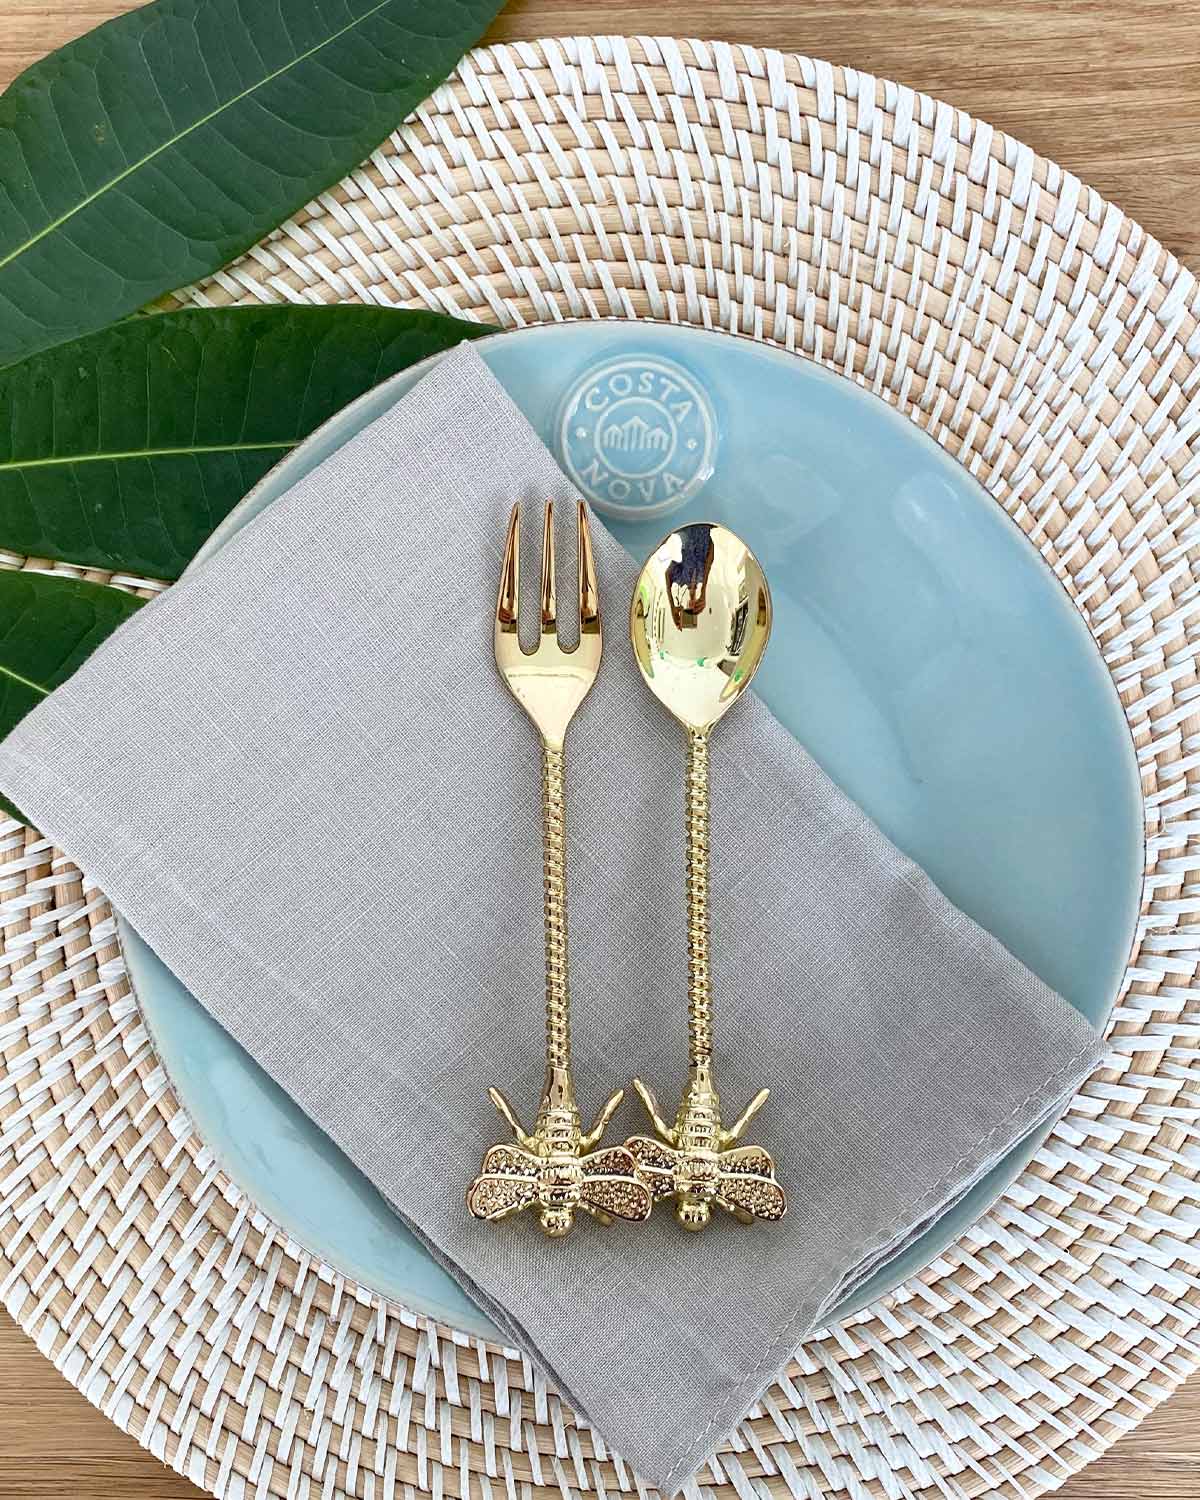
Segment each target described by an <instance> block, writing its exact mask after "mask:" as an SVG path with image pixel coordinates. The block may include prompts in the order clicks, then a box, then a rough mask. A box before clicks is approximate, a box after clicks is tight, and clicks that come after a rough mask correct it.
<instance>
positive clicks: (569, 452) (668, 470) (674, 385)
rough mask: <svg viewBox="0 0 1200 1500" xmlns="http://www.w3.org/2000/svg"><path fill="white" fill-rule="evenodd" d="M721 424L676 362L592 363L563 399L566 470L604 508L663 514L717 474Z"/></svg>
mask: <svg viewBox="0 0 1200 1500" xmlns="http://www.w3.org/2000/svg"><path fill="white" fill-rule="evenodd" d="M716 434H717V426H716V421H715V419H714V417H713V410H712V405H711V403H710V402H709V400H708V397H707V396H706V395H705V393H704V391H703V390H702V389H701V387H700V385H699V383H698V381H697V380H696V378H695V376H693V375H690V374H689V373H688V372H687V371H686V370H685V369H683V368H682V367H681V366H679V365H677V364H675V363H674V362H673V361H671V360H666V359H655V358H650V357H649V356H638V355H630V356H623V357H622V358H620V359H610V360H608V361H606V362H605V363H604V364H601V365H597V366H594V367H593V368H592V369H590V370H588V371H587V372H586V374H584V375H583V377H582V378H581V379H580V380H578V381H577V382H576V383H575V385H574V386H572V388H571V390H570V392H569V393H568V395H567V399H566V401H565V402H564V404H563V415H562V423H561V427H560V429H559V446H560V448H561V455H562V459H563V463H564V466H565V468H566V470H567V473H568V474H569V475H570V477H571V479H572V481H573V482H574V484H575V486H576V488H577V489H579V490H580V491H581V492H582V493H583V494H584V495H586V496H587V498H588V499H589V500H591V501H592V503H593V504H594V505H595V506H596V508H597V509H598V510H601V511H607V512H608V513H609V514H610V515H618V516H622V517H625V518H626V519H637V520H649V519H651V518H652V517H654V516H661V515H665V514H666V513H667V512H668V511H672V510H675V509H676V507H677V506H680V505H682V504H683V503H684V501H685V500H688V499H690V497H691V496H692V495H694V494H695V493H696V491H697V490H698V489H699V488H700V486H701V485H702V484H703V483H704V481H705V480H706V479H707V478H708V476H709V475H710V474H711V473H712V466H713V453H714V450H715V447H716Z"/></svg>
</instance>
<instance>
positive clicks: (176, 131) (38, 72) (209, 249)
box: [0, 0, 502, 365]
mask: <svg viewBox="0 0 1200 1500" xmlns="http://www.w3.org/2000/svg"><path fill="white" fill-rule="evenodd" d="M501 8H502V5H501V3H500V0H157V3H156V4H152V5H146V6H144V7H143V8H142V9H140V10H135V11H132V12H131V13H130V14H128V15H124V16H120V17H118V18H117V19H116V20H115V21H110V22H108V23H107V24H106V25H103V26H100V27H97V29H96V30H95V31H92V32H89V33H88V34H87V35H86V36H83V37H81V38H80V39H79V40H78V41H75V42H71V43H70V44H69V45H68V46H66V47H63V48H61V49H60V50H59V51H58V52H55V53H52V54H51V55H50V56H49V57H47V58H44V59H43V60H42V61H41V62H38V63H35V64H34V65H33V66H32V67H31V68H29V69H27V71H26V72H24V73H22V74H21V76H20V77H19V78H18V79H17V80H16V81H15V82H14V83H13V84H12V85H11V87H10V88H9V89H8V90H7V91H6V92H5V93H4V94H3V95H0V365H4V364H8V363H10V362H11V361H13V360H17V359H21V358H23V357H24V356H25V355H27V354H31V353H33V352H35V351H36V350H38V349H44V348H46V347H48V346H49V345H51V344H55V343H59V342H61V341H63V340H64V339H69V338H74V337H76V336H77V335H79V334H81V333H87V332H90V331H91V330H93V329H96V328H102V327H104V326H105V324H107V323H111V322H112V321H113V320H114V319H116V318H119V317H122V316H123V315H124V314H126V313H129V312H133V311H135V310H136V309H138V308H140V307H142V306H144V305H145V304H146V303H147V302H150V301H152V300H153V299H154V298H155V297H157V296H159V295H160V294H161V293H163V292H166V291H170V290H171V289H172V288H174V287H178V286H182V285H184V284H185V283H186V282H189V281H194V280H196V279H197V278H198V277H200V276H204V275H207V274H208V273H209V272H210V271H215V270H216V269H217V268H218V267H220V266H223V265H225V264H226V262H228V261H230V260H232V259H233V257H234V256H236V255H239V254H240V253H241V252H242V251H243V250H246V249H247V248H248V247H249V246H250V245H252V244H254V243H255V242H256V241H257V240H259V239H261V238H262V236H263V235H264V234H266V233H267V232H268V231H269V230H271V229H273V228H275V226H276V225H278V224H279V223H280V222H282V220H284V219H285V218H287V216H288V215H289V214H290V213H292V212H294V211H295V210H296V209H298V208H300V207H301V206H302V205H303V204H305V203H306V202H308V200H309V199H310V198H312V197H313V196H314V195H315V194H317V193H320V192H322V191H323V190H324V189H325V188H327V187H329V186H330V185H331V184H332V183H335V182H337V181H338V180H339V179H340V178H341V177H343V176H344V175H345V174H346V173H347V172H348V171H349V170H350V169H351V168H352V167H354V166H356V165H357V164H358V163H359V162H360V161H362V160H363V158H364V157H366V156H367V155H369V153H370V152H371V151H373V150H374V148H375V147H376V146H377V145H378V144H379V143H380V141H382V140H383V139H384V138H385V137H386V136H387V135H388V134H389V132H390V131H391V130H393V129H394V128H395V126H397V125H398V124H399V123H400V121H401V120H402V119H403V118H404V117H405V116H406V115H407V114H409V113H410V112H411V111H412V110H413V109H414V108H415V107H416V106H417V105H418V104H419V103H420V102H421V100H422V99H424V98H425V97H426V96H427V95H428V94H429V93H430V92H432V90H433V89H434V88H435V87H436V86H437V85H438V84H439V83H440V82H441V81H442V80H443V79H444V78H445V77H446V76H447V75H448V74H449V73H450V71H451V70H452V69H453V68H454V66H455V64H456V63H457V62H458V60H459V58H460V57H461V56H462V54H463V53H464V52H465V51H466V50H467V49H468V48H470V47H471V46H473V45H474V43H475V42H476V41H477V40H478V39H479V37H480V36H481V35H482V34H483V32H484V30H485V29H486V28H487V26H488V23H489V22H490V21H491V20H492V18H493V16H495V15H496V14H497V12H498V11H499V10H500V9H501Z"/></svg>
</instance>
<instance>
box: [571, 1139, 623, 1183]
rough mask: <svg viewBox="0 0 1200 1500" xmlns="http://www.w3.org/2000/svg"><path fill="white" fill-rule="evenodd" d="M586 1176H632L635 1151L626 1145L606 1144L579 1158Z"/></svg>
mask: <svg viewBox="0 0 1200 1500" xmlns="http://www.w3.org/2000/svg"><path fill="white" fill-rule="evenodd" d="M579 1165H580V1168H581V1169H582V1171H583V1175H584V1176H585V1177H632V1176H633V1153H632V1152H631V1151H629V1150H628V1148H627V1147H625V1146H605V1147H604V1148H603V1149H602V1150H600V1151H589V1152H588V1154H587V1155H586V1156H581V1157H580V1158H579Z"/></svg>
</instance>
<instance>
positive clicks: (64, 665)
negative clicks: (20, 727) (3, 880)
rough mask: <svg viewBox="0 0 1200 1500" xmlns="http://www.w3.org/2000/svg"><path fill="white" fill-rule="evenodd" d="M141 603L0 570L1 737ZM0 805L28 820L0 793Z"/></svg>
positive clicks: (101, 589)
mask: <svg viewBox="0 0 1200 1500" xmlns="http://www.w3.org/2000/svg"><path fill="white" fill-rule="evenodd" d="M142 603H143V601H142V600H141V599H139V598H138V597H137V596H136V595H134V594H125V593H122V592H121V591H120V590H119V589H110V588H106V587H105V586H104V585H103V584H100V583H85V582H84V581H83V580H82V579H79V578H66V577H60V578H55V577H52V576H51V575H49V574H47V573H17V572H14V571H13V570H12V569H8V568H4V569H0V739H3V738H4V737H5V736H6V735H7V734H8V733H9V731H10V730H12V729H13V728H15V727H16V725H17V724H18V723H19V722H20V721H21V720H22V719H23V718H24V717H25V715H26V714H27V713H28V712H29V710H30V709H31V708H33V707H34V706H35V705H36V704H38V703H40V702H41V700H42V699H43V698H44V697H45V696H46V694H47V693H49V692H51V691H52V690H53V689H54V688H56V687H58V685H59V683H62V682H66V680H67V678H68V677H70V675H71V674H72V672H74V671H75V669H76V668H77V667H79V666H82V664H83V663H84V662H85V661H86V660H87V658H88V657H89V656H90V655H91V654H92V652H93V651H94V650H95V649H96V647H97V646H98V645H99V644H100V642H101V641H103V640H104V639H106V637H107V636H109V635H111V634H112V632H113V631H114V630H115V629H116V628H117V626H118V625H120V624H122V623H123V622H124V621H125V620H127V619H128V618H129V616H130V615H131V614H133V612H134V611H135V610H137V609H139V608H140V607H141V605H142ZM0 808H3V809H4V811H6V812H9V813H11V814H12V815H13V817H14V818H20V819H21V821H22V822H27V821H28V819H26V818H25V817H24V815H23V814H22V813H21V812H19V811H18V810H17V808H15V807H14V806H13V805H12V803H11V802H9V801H8V800H7V798H5V797H2V796H0Z"/></svg>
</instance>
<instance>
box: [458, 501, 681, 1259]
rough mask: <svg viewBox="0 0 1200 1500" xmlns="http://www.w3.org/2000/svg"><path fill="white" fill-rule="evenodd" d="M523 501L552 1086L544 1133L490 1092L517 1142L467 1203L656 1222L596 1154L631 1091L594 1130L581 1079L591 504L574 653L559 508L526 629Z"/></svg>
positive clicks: (610, 1155) (527, 679)
mask: <svg viewBox="0 0 1200 1500" xmlns="http://www.w3.org/2000/svg"><path fill="white" fill-rule="evenodd" d="M519 529H520V507H519V506H516V505H514V506H513V511H512V516H511V517H510V518H509V523H508V538H507V540H506V542H505V544H504V562H503V565H502V567H501V572H500V595H499V598H498V600H497V602H496V629H495V646H496V665H497V667H499V669H500V675H501V676H502V677H503V678H504V681H505V682H506V683H507V684H508V687H509V690H510V691H511V692H512V694H513V696H514V697H515V698H516V700H517V702H518V703H519V704H520V705H521V707H522V708H523V709H524V710H525V712H526V713H527V714H528V715H529V717H530V718H531V719H532V720H533V722H534V725H535V726H536V728H537V730H538V732H539V733H540V735H541V737H542V870H543V876H544V882H543V884H544V902H545V928H546V1081H545V1085H544V1087H543V1089H542V1101H541V1106H540V1108H539V1109H538V1114H537V1121H536V1123H535V1124H534V1127H533V1130H532V1131H531V1132H527V1131H525V1130H524V1129H522V1127H521V1124H520V1121H519V1120H518V1118H517V1116H516V1113H515V1112H514V1110H513V1108H512V1106H511V1105H510V1104H509V1102H508V1100H507V1099H506V1098H505V1097H504V1095H503V1094H502V1093H501V1092H500V1090H499V1089H495V1088H492V1089H489V1090H488V1094H489V1096H490V1098H491V1100H492V1103H493V1104H494V1105H495V1106H496V1108H497V1110H498V1111H499V1112H500V1114H501V1116H502V1117H503V1119H504V1120H505V1121H506V1122H507V1123H508V1126H509V1128H510V1129H511V1130H512V1133H513V1136H514V1137H515V1140H516V1144H515V1145H514V1144H509V1143H505V1144H502V1145H497V1146H492V1147H491V1148H490V1149H489V1150H488V1151H487V1152H486V1153H485V1154H484V1158H483V1164H482V1166H481V1167H480V1169H479V1175H478V1176H477V1177H476V1178H475V1180H474V1182H472V1184H471V1186H470V1187H469V1188H468V1190H467V1207H468V1208H469V1209H470V1210H471V1212H472V1213H473V1214H474V1215H475V1216H476V1217H477V1218H480V1219H489V1220H495V1219H503V1218H507V1217H508V1215H509V1214H515V1213H519V1212H520V1211H521V1209H523V1208H526V1207H532V1206H533V1205H535V1204H536V1206H537V1208H538V1219H539V1223H540V1224H541V1227H542V1229H543V1231H544V1232H545V1233H546V1234H548V1235H551V1236H552V1237H554V1238H558V1237H559V1236H561V1235H564V1234H566V1233H567V1232H568V1231H569V1230H570V1228H571V1226H572V1224H573V1223H574V1219H575V1213H576V1211H577V1210H579V1209H581V1208H582V1209H584V1210H585V1211H586V1212H587V1213H589V1214H591V1215H592V1216H593V1217H594V1218H596V1219H599V1220H600V1221H601V1222H602V1223H609V1222H611V1218H612V1217H613V1216H615V1217H617V1218H621V1219H634V1220H638V1219H645V1218H647V1217H648V1216H649V1214H650V1209H651V1206H652V1202H653V1200H652V1198H651V1194H650V1190H649V1188H648V1187H647V1186H646V1185H645V1183H643V1182H642V1181H641V1179H640V1178H639V1177H638V1176H637V1173H636V1171H635V1169H634V1161H633V1156H632V1154H631V1153H630V1152H629V1151H628V1150H627V1149H626V1148H625V1147H624V1146H609V1147H606V1148H605V1149H604V1150H602V1151H594V1150H593V1149H592V1148H593V1147H594V1146H596V1145H597V1144H598V1143H599V1141H600V1137H601V1136H602V1135H603V1134H604V1131H605V1129H606V1127H607V1125H608V1123H609V1121H610V1120H611V1119H612V1117H613V1114H614V1112H615V1110H616V1108H617V1106H618V1105H619V1104H620V1102H621V1099H622V1097H623V1096H624V1090H623V1089H618V1091H617V1092H616V1093H615V1094H613V1096H612V1097H611V1098H610V1099H609V1101H608V1102H607V1104H605V1106H604V1108H603V1109H602V1110H601V1111H600V1113H599V1115H598V1116H597V1117H596V1121H595V1124H594V1125H593V1126H592V1128H591V1129H590V1130H587V1131H585V1130H584V1129H583V1125H582V1121H581V1119H580V1115H579V1107H578V1105H577V1104H576V1102H575V1087H574V1081H573V1079H572V1075H571V996H570V990H569V987H568V982H567V870H566V837H565V829H566V808H565V802H564V790H563V747H564V742H565V740H566V734H567V726H568V725H569V724H570V722H571V720H572V718H573V717H574V715H575V711H576V709H577V708H578V707H579V705H580V704H581V703H582V702H583V700H584V698H585V697H586V696H587V694H588V691H589V690H590V688H591V686H592V683H593V682H595V680H596V673H597V672H598V671H599V669H600V652H601V645H602V638H601V633H600V596H599V592H598V590H597V587H596V564H595V559H594V557H593V554H592V538H591V532H590V531H589V529H588V520H587V511H586V509H585V508H584V506H583V504H582V502H581V503H580V505H579V644H578V645H577V646H575V647H574V649H573V650H570V651H564V650H563V648H562V646H561V645H560V644H559V640H558V630H557V608H556V603H555V592H554V507H553V504H552V503H547V505H546V515H545V521H544V524H543V530H542V600H541V603H542V626H541V633H540V635H539V638H538V643H537V648H536V650H534V651H524V650H523V649H522V647H521V642H520V640H519V639H518V634H517V622H518V609H519V576H520V563H519V559H518V551H519V548H518V539H519Z"/></svg>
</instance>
